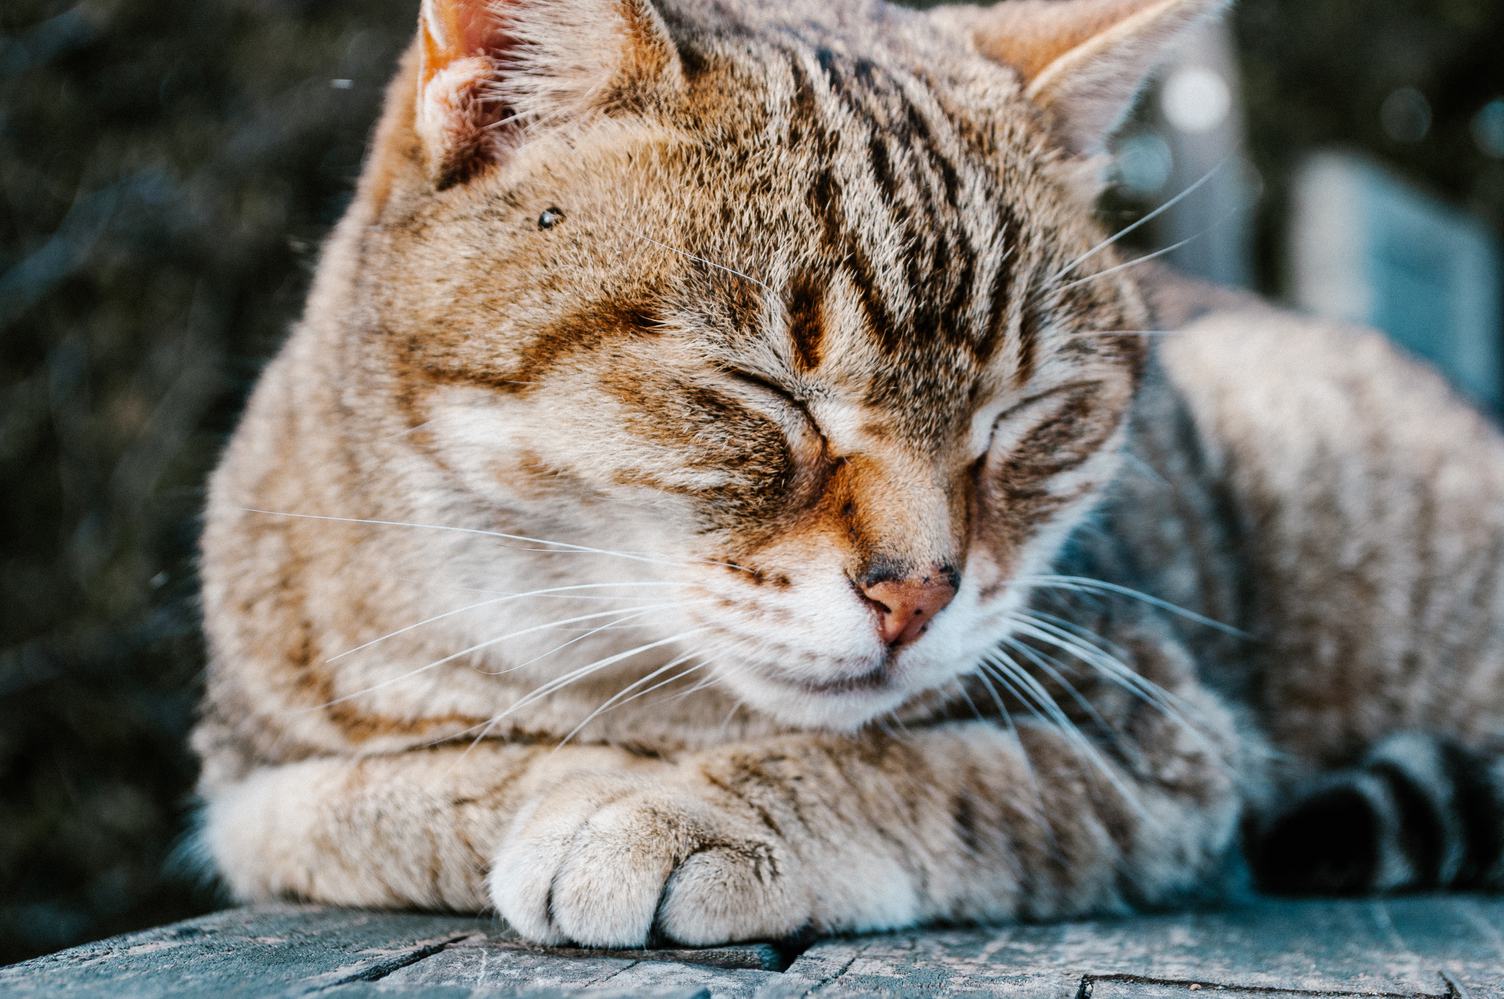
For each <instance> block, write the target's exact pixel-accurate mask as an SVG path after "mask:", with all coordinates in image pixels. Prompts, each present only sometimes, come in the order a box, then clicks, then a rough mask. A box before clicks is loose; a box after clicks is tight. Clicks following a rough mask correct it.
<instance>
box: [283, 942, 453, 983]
mask: <svg viewBox="0 0 1504 999" xmlns="http://www.w3.org/2000/svg"><path fill="white" fill-rule="evenodd" d="M477 936H479V934H477V933H457V934H455V935H454V936H451V937H448V938H446V939H443V940H438V941H435V942H434V943H431V944H427V945H424V946H421V947H415V948H414V949H412V950H411V951H408V952H407V953H405V954H394V955H392V956H391V958H389V959H387V960H379V961H377V962H376V963H374V964H372V965H370V966H369V967H365V968H361V969H359V970H357V971H352V972H350V973H349V974H347V975H340V976H338V977H335V978H329V979H327V980H325V981H321V982H319V983H318V984H317V985H314V986H313V987H312V988H309V989H305V990H303V991H302V994H303V995H317V994H318V993H320V992H327V991H328V990H329V989H335V988H339V987H340V986H341V985H352V984H355V983H357V982H379V981H381V980H382V979H383V978H386V977H387V976H388V975H391V974H394V973H396V972H398V971H401V970H402V969H403V968H407V967H411V966H412V965H414V964H417V963H418V962H419V961H426V960H428V959H429V958H430V957H433V956H434V955H435V954H438V953H441V952H442V951H444V950H446V949H447V948H449V947H452V946H454V945H455V944H457V943H460V942H461V941H464V940H473V939H475V938H476V937H477Z"/></svg>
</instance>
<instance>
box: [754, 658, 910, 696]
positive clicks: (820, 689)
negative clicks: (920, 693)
mask: <svg viewBox="0 0 1504 999" xmlns="http://www.w3.org/2000/svg"><path fill="white" fill-rule="evenodd" d="M774 679H775V680H776V681H777V682H778V683H781V684H783V685H784V686H786V687H793V688H794V689H796V690H800V691H803V692H804V693H807V694H825V695H839V694H856V693H872V692H875V691H879V690H882V689H884V688H886V687H887V686H888V685H889V684H890V683H892V681H893V671H892V670H891V669H890V668H889V664H888V663H886V662H882V663H878V664H877V665H876V666H875V667H873V668H872V669H870V670H868V671H867V672H865V673H860V674H857V675H856V676H842V677H837V678H835V679H833V680H816V679H811V678H807V677H792V676H787V675H780V676H775V677H774Z"/></svg>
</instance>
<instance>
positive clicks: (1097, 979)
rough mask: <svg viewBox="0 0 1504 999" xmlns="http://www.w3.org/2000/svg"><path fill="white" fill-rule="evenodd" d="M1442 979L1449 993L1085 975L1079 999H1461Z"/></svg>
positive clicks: (1449, 984) (1078, 992)
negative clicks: (1207, 995) (1110, 994)
mask: <svg viewBox="0 0 1504 999" xmlns="http://www.w3.org/2000/svg"><path fill="white" fill-rule="evenodd" d="M1441 976H1442V978H1443V979H1444V980H1445V981H1446V982H1447V985H1448V988H1447V991H1446V992H1378V991H1373V990H1368V989H1365V990H1361V991H1352V990H1347V989H1298V988H1288V987H1285V986H1280V985H1251V984H1249V985H1245V984H1240V983H1236V982H1218V981H1210V980H1205V979H1190V978H1152V977H1148V976H1145V975H1082V976H1081V985H1080V987H1079V988H1077V989H1076V996H1075V999H1093V996H1094V995H1095V992H1096V986H1097V984H1098V983H1121V984H1123V985H1149V986H1159V987H1163V988H1172V989H1184V990H1186V991H1187V992H1252V993H1258V994H1261V995H1271V996H1311V997H1313V999H1459V997H1458V995H1457V992H1456V991H1454V990H1456V989H1457V988H1458V986H1457V985H1456V983H1454V982H1452V981H1451V979H1450V978H1448V977H1447V975H1446V973H1445V972H1442V973H1441ZM1464 994H1465V993H1464Z"/></svg>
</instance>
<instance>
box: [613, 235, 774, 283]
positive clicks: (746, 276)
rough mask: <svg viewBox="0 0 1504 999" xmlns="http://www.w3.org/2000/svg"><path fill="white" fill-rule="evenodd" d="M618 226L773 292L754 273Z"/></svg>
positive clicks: (654, 243)
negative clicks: (747, 272) (744, 271)
mask: <svg viewBox="0 0 1504 999" xmlns="http://www.w3.org/2000/svg"><path fill="white" fill-rule="evenodd" d="M616 228H618V229H620V230H621V231H622V232H624V233H626V234H627V235H629V236H636V237H637V238H638V239H640V240H642V241H643V242H645V243H651V244H652V245H654V246H656V247H658V248H659V249H661V250H667V251H669V252H670V253H677V254H678V255H679V256H681V257H683V258H684V259H686V260H693V261H695V262H696V263H700V264H704V265H705V266H706V267H713V268H714V269H716V270H718V271H723V272H724V273H727V274H732V275H735V276H736V277H739V278H741V279H742V280H744V281H750V282H751V283H753V284H755V285H757V286H758V287H759V288H761V289H762V290H763V291H765V292H767V293H768V294H770V295H771V294H773V289H772V288H770V287H768V285H767V284H766V283H764V282H762V281H759V280H757V278H755V277H753V276H752V275H750V274H746V273H743V272H742V271H739V270H737V269H736V268H734V267H727V266H726V265H725V264H718V263H716V262H715V261H714V260H709V259H706V258H705V257H702V256H700V255H699V254H697V253H690V252H689V251H688V250H683V249H680V248H679V247H677V246H671V245H670V244H668V243H665V242H662V241H661V240H657V239H654V238H653V237H651V236H648V235H646V234H644V233H641V232H637V231H635V230H631V229H627V228H625V227H624V226H616Z"/></svg>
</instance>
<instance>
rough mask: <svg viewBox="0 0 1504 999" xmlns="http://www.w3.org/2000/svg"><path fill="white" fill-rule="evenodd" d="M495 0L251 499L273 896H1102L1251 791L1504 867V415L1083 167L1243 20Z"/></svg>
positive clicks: (835, 904) (209, 720)
mask: <svg viewBox="0 0 1504 999" xmlns="http://www.w3.org/2000/svg"><path fill="white" fill-rule="evenodd" d="M479 6H480V5H477V4H466V3H461V2H455V0H437V2H430V3H429V4H427V5H426V6H425V19H424V33H423V37H422V39H421V41H420V45H419V46H418V48H417V50H416V51H415V53H414V54H413V55H412V56H411V57H410V58H409V59H408V60H407V61H406V62H405V64H404V67H403V69H402V70H401V72H400V73H399V77H398V81H397V82H396V83H395V84H394V85H393V89H392V95H391V99H390V102H389V109H388V113H387V116H386V119H385V121H384V123H383V126H382V129H381V131H380V134H379V135H378V138H377V142H376V146H375V149H374V150H373V154H372V158H371V162H370V164H369V165H368V168H367V172H366V175H365V178H364V179H363V181H362V186H361V192H360V195H359V196H358V198H357V200H356V203H355V205H354V207H353V208H352V209H351V212H350V215H349V216H348V217H347V218H346V220H345V221H344V222H343V223H342V225H341V227H340V229H339V231H338V232H337V233H336V235H335V236H334V238H333V240H332V242H331V245H330V247H329V248H328V250H327V251H326V254H325V258H324V262H323V264H322V266H321V270H320V274H319V277H318V281H317V284H316V287H315V290H314V294H313V296H312V299H311V302H310V306H309V310H308V314H307V316H306V317H305V320H304V322H303V324H302V325H301V326H300V328H299V330H298V331H297V332H296V334H295V335H294V337H293V339H292V340H291V341H290V343H289V345H288V346H287V348H286V349H285V350H284V351H283V353H282V355H281V356H280V357H279V358H278V359H277V361H276V362H274V364H273V365H272V366H271V367H270V368H269V369H268V371H267V373H266V375H265V376H264V378H263V381H262V384H261V386H260V387H259V389H258V391H257V393H256V395H255V397H254V399H253V401H252V403H251V406H250V409H249V412H248V414H247V417H246V419H245V421H244V423H243V424H242V427H241V429H240V431H239V432H238V433H237V435H236V439H235V441H234V443H233V444H232V446H231V448H230V451H229V453H228V455H227V458H226V460H225V463H224V465H223V466H222V468H221V470H220V472H219V473H218V475H217V476H216V478H215V481H214V485H213V489H212V493H211V501H210V508H209V518H208V525H207V530H206V535H205V542H204V580H205V610H206V626H207V630H208V633H209V637H210V640H211V646H212V652H213V660H212V663H211V669H210V676H209V691H208V697H207V701H206V710H205V717H204V721H203V723H202V724H201V726H200V728H199V732H198V735H197V746H198V748H199V750H200V752H201V754H202V755H203V757H204V760H205V776H204V784H203V786H204V791H205V794H206V797H207V799H208V810H207V815H206V828H205V844H206V846H207V847H208V849H209V851H210V853H211V854H212V855H213V857H214V859H215V861H216V863H217V864H218V866H219V868H220V870H221V871H222V872H223V873H224V875H225V877H226V879H227V880H228V881H229V883H230V884H231V886H232V887H233V888H234V889H235V891H236V892H237V893H239V894H241V895H243V896H246V897H262V896H268V895H277V894H290V895H297V896H302V897H308V898H313V899H318V900H323V901H330V902H337V903H346V904H361V905H425V906H446V907H455V908H462V909H475V908H483V907H487V906H490V905H495V906H496V907H497V908H498V909H499V910H500V911H501V913H502V914H503V915H504V916H505V917H506V918H507V919H508V920H510V921H511V922H512V923H513V924H514V925H516V926H517V927H518V928H519V929H520V930H521V931H522V932H524V933H526V934H528V935H530V936H532V937H535V938H537V939H543V940H576V941H580V942H584V943H598V944H623V943H627V944H629V943H641V942H643V941H644V940H646V939H647V938H648V937H649V935H650V934H654V933H657V934H663V935H666V936H667V937H669V938H673V939H678V940H683V941H687V942H711V941H716V940H723V939H732V938H745V937H754V936H777V935H781V934H786V933H792V932H796V931H799V930H803V929H811V928H812V929H816V930H838V929H862V928H872V927H879V926H895V925H903V924H907V923H912V922H916V921H922V920H929V919H941V918H944V919H955V918H1010V917H1056V916H1063V915H1072V914H1078V913H1085V912H1093V911H1105V910H1114V909H1122V908H1124V907H1129V906H1133V905H1139V904H1148V903H1160V902H1165V901H1169V900H1172V899H1174V898H1176V897H1178V896H1180V895H1183V894H1184V893H1186V892H1188V891H1191V890H1194V889H1195V888H1197V887H1198V886H1201V885H1204V884H1208V883H1209V880H1210V879H1211V878H1212V877H1213V875H1214V873H1215V872H1216V871H1217V870H1218V869H1219V867H1220V866H1221V865H1222V862H1223V860H1224V859H1225V857H1226V856H1227V854H1228V851H1229V850H1230V849H1231V848H1232V846H1233V843H1234V840H1235V838H1236V831H1237V827H1238V822H1239V819H1240V818H1241V817H1242V815H1243V813H1244V811H1245V809H1247V808H1249V807H1250V806H1251V807H1252V809H1253V811H1254V813H1255V816H1256V818H1255V822H1254V828H1255V829H1256V840H1257V842H1258V843H1259V844H1261V848H1260V853H1259V855H1258V860H1259V867H1260V871H1261V874H1262V876H1264V877H1265V879H1266V880H1268V881H1269V882H1271V883H1275V884H1290V885H1295V884H1297V883H1298V882H1300V881H1301V880H1302V879H1305V880H1306V881H1307V882H1311V883H1314V884H1315V886H1318V887H1319V886H1322V885H1326V886H1328V887H1339V888H1353V887H1364V886H1374V887H1399V886H1404V885H1410V884H1426V883H1438V884H1450V883H1472V884H1480V885H1493V886H1498V885H1500V884H1504V842H1501V840H1504V772H1501V771H1504V765H1501V764H1500V763H1499V760H1500V758H1501V757H1500V755H1499V754H1500V751H1501V749H1504V683H1501V677H1504V577H1501V569H1504V440H1501V439H1500V437H1499V435H1498V434H1497V433H1496V432H1495V431H1494V430H1492V429H1491V428H1490V427H1489V426H1488V425H1487V424H1486V423H1485V421H1484V420H1483V419H1482V418H1481V417H1479V416H1477V415H1476V414H1474V413H1472V412H1471V411H1470V410H1468V409H1467V408H1466V407H1465V406H1464V405H1463V404H1461V403H1460V402H1458V401H1456V400H1455V399H1454V398H1452V397H1451V396H1450V395H1449V393H1448V392H1447V390H1446V389H1445V388H1444V387H1443V386H1442V384H1441V383H1440V381H1439V379H1437V378H1436V377H1435V376H1434V375H1432V374H1430V373H1428V372H1425V371H1423V370H1419V369H1418V368H1417V367H1416V366H1415V365H1413V364H1412V363H1410V362H1408V361H1406V360H1404V359H1402V358H1400V357H1399V356H1398V355H1397V354H1396V353H1395V352H1394V351H1392V350H1391V349H1390V348H1388V347H1387V346H1386V345H1385V344H1384V343H1383V342H1382V340H1381V339H1380V338H1379V337H1377V336H1376V335H1374V334H1368V333H1362V332H1351V331H1343V330H1334V329H1330V328H1326V327H1323V326H1321V325H1319V324H1316V323H1313V322H1310V321H1307V320H1302V319H1298V318H1294V317H1290V316H1288V315H1284V314H1281V313H1278V312H1274V311H1272V310H1269V309H1267V308H1264V307H1262V306H1259V305H1257V304H1256V303H1250V302H1245V301H1242V300H1239V299H1235V298H1230V297H1226V296H1219V295H1216V294H1206V293H1203V292H1201V291H1200V290H1199V289H1193V290H1187V289H1185V288H1184V287H1181V286H1179V285H1178V284H1177V283H1176V282H1174V281H1173V280H1172V279H1169V278H1167V277H1163V276H1156V277H1154V278H1152V279H1151V280H1150V281H1148V282H1146V285H1145V287H1144V288H1142V289H1141V288H1140V287H1138V286H1137V285H1135V284H1134V283H1133V282H1132V278H1133V277H1134V274H1135V271H1133V270H1131V269H1128V270H1122V271H1118V270H1114V267H1115V265H1116V263H1118V258H1116V257H1115V256H1114V253H1113V251H1112V249H1111V248H1110V247H1107V248H1104V247H1100V246H1099V245H1098V244H1099V243H1100V241H1101V239H1102V235H1103V234H1102V233H1101V232H1100V231H1098V230H1097V228H1096V227H1095V225H1094V223H1093V222H1092V221H1091V218H1090V212H1089V209H1088V205H1087V202H1086V201H1085V200H1084V197H1085V196H1084V195H1082V194H1080V193H1079V191H1078V188H1079V186H1080V184H1081V182H1082V177H1083V176H1084V172H1083V170H1082V167H1081V163H1080V162H1079V161H1078V160H1077V159H1076V157H1075V154H1076V153H1082V152H1088V151H1090V148H1091V147H1092V145H1093V139H1092V136H1093V135H1094V134H1095V133H1098V132H1102V131H1104V130H1105V128H1106V127H1107V125H1108V124H1110V119H1111V117H1112V115H1113V114H1114V113H1115V112H1116V108H1117V107H1118V105H1120V104H1121V103H1122V100H1123V99H1126V97H1127V96H1128V94H1129V93H1130V92H1131V90H1132V89H1133V87H1134V86H1135V85H1136V82H1137V71H1138V70H1140V69H1142V68H1143V65H1146V64H1147V61H1148V59H1149V55H1148V50H1149V49H1150V41H1153V42H1155V43H1157V42H1158V41H1159V40H1161V36H1163V35H1165V34H1167V33H1169V32H1170V31H1171V30H1172V29H1173V28H1176V27H1179V26H1180V25H1183V24H1184V23H1187V22H1188V21H1189V20H1191V19H1192V18H1193V17H1194V16H1196V15H1197V14H1199V13H1200V11H1201V9H1202V8H1203V7H1205V6H1206V5H1205V4H1199V3H1195V2H1190V0H1185V2H1181V0H1160V2H1157V3H1152V2H1140V0H1073V2H1072V3H1069V4H1065V5H1063V6H1056V7H1054V8H1053V9H1052V10H1051V11H1050V12H1049V14H1050V16H1046V15H1045V11H1044V8H1043V7H1041V6H1040V5H1039V4H1037V3H1035V2H1033V0H1009V2H1008V3H1006V4H1004V7H1005V8H1007V10H1003V8H999V11H1002V12H1001V13H998V12H994V13H991V14H989V13H983V12H979V11H946V12H943V13H940V14H937V15H932V16H926V15H919V14H913V13H905V12H900V11H897V10H894V9H891V8H887V7H883V6H878V5H870V4H865V3H854V2H853V3H841V4H832V5H825V4H821V5H819V6H820V9H821V11H820V12H819V13H817V12H816V11H814V10H810V11H808V12H806V13H802V14H799V15H798V16H795V15H792V14H786V13H778V12H770V11H766V10H764V9H762V7H763V5H761V4H757V5H750V4H749V5H740V4H736V3H730V2H723V3H709V2H695V0H674V2H672V3H660V4H656V5H654V6H653V7H649V6H647V5H646V3H644V2H641V0H620V2H617V0H569V2H561V3H552V4H550V3H543V2H541V0H539V2H536V3H530V2H526V0H524V2H520V3H514V4H509V5H506V8H505V10H504V11H503V14H504V19H503V21H502V22H501V23H502V24H503V26H504V27H503V28H502V29H500V30H497V29H495V28H494V27H487V25H486V24H485V23H482V22H483V21H484V20H485V18H484V17H482V16H480V15H478V14H476V11H477V10H478V9H479ZM1045 6H1049V5H1045ZM1066 7H1071V8H1075V9H1076V11H1077V12H1078V13H1079V14H1080V16H1076V17H1067V18H1065V19H1064V20H1063V21H1062V22H1061V23H1059V24H1056V23H1055V22H1054V21H1053V20H1052V19H1051V18H1052V17H1053V15H1054V14H1055V13H1057V12H1059V11H1062V10H1064V9H1065V8H1066ZM489 16H490V15H486V17H489ZM1020 19H1021V20H1020ZM972 33H974V34H972ZM968 34H971V37H974V38H975V39H976V40H975V42H974V43H968V42H967V41H966V39H967V37H968ZM1036 36H1037V37H1036ZM519 39H521V40H522V44H523V45H524V48H523V49H521V50H518V49H517V48H516V46H517V45H518V44H519V42H518V40H519ZM1020 39H1022V40H1023V42H1027V43H1028V44H1023V42H1020V41H1019V40H1020ZM1021 45H1022V47H1020V46H1021ZM592 46H593V47H594V49H593V50H592ZM1051 46H1054V48H1053V49H1052V48H1051ZM493 49H497V50H499V49H505V53H504V54H498V52H497V51H493ZM1056 50H1058V51H1056ZM592 51H594V54H593V55H592V56H590V57H586V56H585V55H582V54H581V53H590V52H592ZM1083 53H1084V54H1083ZM992 60H1001V61H1004V62H1007V63H1008V64H1009V65H1011V66H1013V67H1014V68H1015V69H1016V71H1017V72H1016V73H1015V72H1013V71H1010V70H1008V69H1005V68H1004V67H1002V66H998V65H996V64H995V63H994V62H993V61H992ZM1104 66H1106V67H1107V68H1108V69H1111V70H1114V71H1116V72H1120V73H1123V74H1125V75H1126V76H1130V77H1132V78H1131V79H1130V80H1128V82H1127V83H1126V84H1124V85H1123V86H1118V87H1114V86H1112V85H1110V80H1109V78H1108V77H1106V76H1104V75H1102V74H1103V72H1104V71H1103V69H1102V67H1104ZM1082 81H1084V82H1082ZM1104 81H1106V82H1104ZM477 86H480V87H484V88H486V89H487V90H488V91H495V92H496V94H498V95H499V100H500V101H501V102H504V108H503V110H506V111H508V112H510V113H506V114H504V113H502V112H501V110H498V109H499V108H502V104H501V103H497V102H491V101H477V100H475V97H474V95H475V92H476V91H475V88H476V87H477ZM1104 101H1105V102H1107V103H1111V104H1112V105H1113V107H1112V109H1109V110H1107V111H1104V110H1103V109H1102V108H1100V107H1098V105H1099V104H1101V103H1103V102H1104ZM514 115H515V116H517V118H518V119H519V120H520V121H522V122H523V123H524V124H523V125H521V126H518V125H514V124H513V123H512V118H513V116H514ZM561 122H562V123H563V124H561ZM1146 297H1147V299H1148V300H1149V301H1148V302H1147V303H1146V301H1145V298H1146ZM1193 313H1194V315H1193ZM1151 316H1152V317H1154V318H1155V319H1156V320H1157V321H1154V322H1151ZM1167 322H1168V323H1173V324H1174V325H1175V327H1176V328H1177V329H1182V332H1179V333H1177V334H1176V335H1174V336H1168V337H1162V338H1161V337H1156V336H1151V335H1147V334H1146V333H1145V331H1146V330H1149V329H1151V328H1152V327H1154V326H1158V325H1163V324H1165V323H1167ZM1125 456H1126V457H1125ZM1088 580H1089V581H1088ZM1102 581H1105V583H1106V585H1104V584H1103V582H1102ZM1119 586H1122V587H1132V588H1133V589H1134V590H1135V591H1142V593H1144V594H1150V595H1152V597H1153V598H1155V599H1153V600H1146V599H1144V598H1143V597H1141V596H1138V595H1130V594H1128V593H1127V592H1126V591H1122V590H1117V589H1113V587H1119ZM520 594H527V595H525V596H523V595H520ZM1160 601H1163V602H1168V603H1169V604H1173V605H1175V607H1176V608H1179V610H1172V609H1169V608H1167V607H1166V606H1165V605H1164V604H1163V603H1160ZM1197 615H1199V616H1200V617H1205V618H1212V619H1215V620H1216V621H1219V622H1222V623H1224V624H1225V625H1230V626H1232V627H1233V628H1236V629H1241V631H1242V632H1243V633H1244V634H1237V635H1235V634H1230V633H1229V632H1228V630H1227V629H1226V628H1218V627H1214V626H1213V625H1211V624H1209V623H1207V622H1206V621H1205V620H1201V619H1200V618H1199V617H1197ZM931 622H932V623H931ZM984 662H985V663H986V664H985V665H979V664H981V663H984ZM1129 670H1131V671H1132V672H1129ZM1139 677H1142V678H1144V680H1147V681H1149V682H1151V683H1152V684H1153V685H1154V686H1152V687H1151V686H1149V685H1148V683H1145V682H1144V680H1140V679H1138V678H1139ZM1057 712H1058V713H1057ZM1063 719H1069V720H1070V721H1071V722H1072V725H1073V726H1074V727H1072V728H1062V727H1061V726H1060V725H1059V724H1056V723H1058V722H1060V721H1061V720H1063ZM1407 733H1410V734H1408V735H1407ZM1436 736H1445V737H1447V738H1448V739H1449V740H1450V741H1448V742H1446V743H1442V742H1438V741H1437V740H1436V739H1435V738H1434V737H1436ZM564 740H567V744H566V745H564V746H563V748H557V747H558V746H559V744H560V742H561V741H564ZM1386 740H1387V741H1386ZM1371 751H1373V752H1377V754H1378V755H1377V756H1375V757H1373V758H1372V759H1371V761H1370V762H1369V763H1368V764H1365V765H1364V766H1365V768H1366V769H1363V770H1358V771H1352V772H1350V773H1349V775H1348V777H1346V778H1343V779H1342V780H1340V781H1339V780H1337V779H1336V778H1332V779H1331V780H1330V782H1329V784H1328V785H1326V786H1325V787H1323V788H1319V789H1318V790H1316V791H1313V792H1311V793H1310V797H1309V798H1302V799H1300V800H1299V802H1298V803H1297V804H1296V806H1295V807H1293V808H1292V807H1289V806H1290V804H1291V802H1290V798H1289V794H1290V791H1291V789H1292V788H1301V789H1303V788H1305V787H1306V786H1307V785H1306V783H1305V782H1307V781H1309V780H1310V779H1311V778H1313V777H1314V776H1315V775H1317V774H1318V773H1320V772H1323V771H1329V770H1331V769H1332V768H1340V767H1344V766H1353V765H1356V764H1357V763H1358V762H1359V761H1360V760H1362V759H1363V757H1364V754H1365V753H1368V752H1371ZM1490 767H1491V768H1492V772H1490V770H1489V768H1490ZM1300 793H1302V794H1304V793H1305V792H1304V791H1303V790H1302V791H1301V792H1300ZM1273 802H1279V803H1280V805H1281V807H1280V808H1279V809H1273V810H1271V809H1270V805H1271V803H1273ZM1343 823H1345V824H1346V825H1343ZM1338 826H1342V828H1344V829H1346V830H1348V831H1347V832H1344V833H1343V835H1344V836H1346V837H1347V839H1346V840H1345V841H1344V843H1343V844H1342V845H1341V848H1339V849H1333V848H1332V846H1331V843H1330V842H1328V841H1327V840H1323V839H1322V838H1321V836H1320V835H1316V834H1313V833H1312V829H1315V830H1316V831H1317V833H1321V832H1322V831H1323V830H1326V829H1330V828H1337V827H1338Z"/></svg>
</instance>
